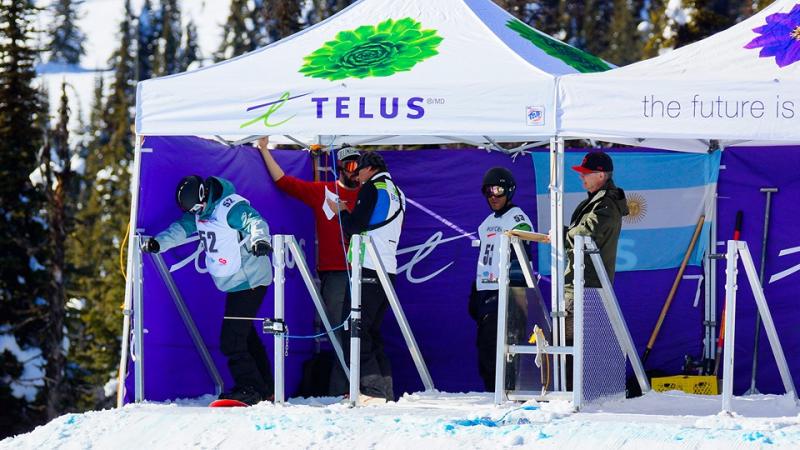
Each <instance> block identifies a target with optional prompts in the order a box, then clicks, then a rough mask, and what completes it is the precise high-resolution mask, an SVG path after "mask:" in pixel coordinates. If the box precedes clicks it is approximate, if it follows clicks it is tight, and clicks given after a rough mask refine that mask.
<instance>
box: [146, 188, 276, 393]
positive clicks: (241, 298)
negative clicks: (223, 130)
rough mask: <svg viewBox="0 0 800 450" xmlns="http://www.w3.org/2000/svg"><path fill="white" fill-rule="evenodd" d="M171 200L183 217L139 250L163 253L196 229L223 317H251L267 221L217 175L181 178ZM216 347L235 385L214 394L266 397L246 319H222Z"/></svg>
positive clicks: (259, 354) (265, 364) (259, 291)
mask: <svg viewBox="0 0 800 450" xmlns="http://www.w3.org/2000/svg"><path fill="white" fill-rule="evenodd" d="M176 199H177V201H178V206H179V207H180V208H181V210H182V211H183V216H181V218H180V219H178V220H177V221H176V222H174V223H172V224H171V225H170V226H169V227H168V228H167V229H166V230H164V231H162V232H161V233H159V234H158V235H156V236H155V237H154V238H150V239H148V240H147V241H145V242H144V244H143V245H142V249H143V250H144V251H146V252H151V253H158V252H159V251H166V250H169V249H171V248H173V247H176V246H178V245H180V244H182V243H183V242H184V241H185V240H186V238H187V237H188V236H189V235H191V234H193V233H195V232H197V234H198V235H199V236H200V241H201V242H202V245H203V249H204V250H205V254H206V257H205V261H206V267H208V272H209V273H210V274H211V278H212V279H213V280H214V284H215V285H216V286H217V289H219V290H220V291H223V292H226V293H227V296H226V298H225V316H229V317H256V315H257V313H258V308H259V307H260V306H261V302H262V301H263V299H264V294H266V292H267V286H269V284H270V283H272V264H271V263H270V260H269V254H270V253H271V252H272V246H271V245H270V235H269V227H268V226H267V222H266V221H264V219H263V218H262V217H261V215H260V214H259V213H258V211H256V210H255V209H253V207H252V206H250V202H249V201H247V200H246V199H245V198H244V197H242V196H240V195H237V194H236V191H235V189H234V186H233V184H232V183H231V182H230V181H228V180H225V179H223V178H219V177H209V178H207V179H205V180H203V179H202V178H201V177H199V176H197V175H192V176H188V177H185V178H183V179H182V180H181V181H180V182H179V183H178V187H177V191H176ZM220 350H221V351H222V353H223V354H224V355H225V356H226V357H227V358H228V368H229V370H230V372H231V376H232V377H233V381H234V384H235V385H234V388H233V390H232V391H230V392H226V393H223V394H221V395H220V398H221V399H223V398H225V399H233V400H238V401H241V402H243V403H247V404H250V405H252V404H255V403H258V402H260V401H262V400H265V399H268V398H270V397H272V395H273V378H272V370H271V368H270V364H269V360H268V359H267V353H266V351H265V350H264V345H263V344H262V342H261V339H260V338H259V336H258V334H257V332H256V330H255V327H254V326H253V324H252V322H251V321H248V320H234V319H224V320H223V321H222V332H221V335H220Z"/></svg>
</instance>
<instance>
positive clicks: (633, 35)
mask: <svg viewBox="0 0 800 450" xmlns="http://www.w3.org/2000/svg"><path fill="white" fill-rule="evenodd" d="M640 3H641V2H632V1H631V0H614V13H613V15H612V16H611V24H610V26H609V43H608V46H607V47H606V48H605V49H604V50H603V51H601V52H599V53H598V54H597V56H600V57H602V58H604V59H606V60H607V61H609V62H611V63H613V64H616V65H618V66H624V65H626V64H630V63H632V62H636V61H639V59H640V58H641V55H642V45H643V42H642V38H641V35H640V33H639V31H638V23H637V20H636V18H637V15H638V12H639V11H640V10H641V7H642V5H641V4H640Z"/></svg>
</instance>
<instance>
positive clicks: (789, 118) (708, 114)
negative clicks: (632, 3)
mask: <svg viewBox="0 0 800 450" xmlns="http://www.w3.org/2000/svg"><path fill="white" fill-rule="evenodd" d="M558 108H559V123H558V127H559V134H560V135H561V136H565V137H591V138H598V139H602V140H608V141H611V142H619V143H625V144H633V145H640V146H651V147H661V148H668V149H677V150H688V151H706V150H708V148H709V146H712V147H713V146H714V144H713V143H711V142H710V141H711V140H714V141H717V142H718V143H719V144H720V145H722V146H723V147H729V146H737V145H759V144H764V143H769V144H770V145H789V144H796V143H799V142H800V126H798V124H800V4H798V3H797V2H796V1H795V0H778V1H776V2H775V3H773V4H772V5H771V6H769V7H767V8H766V9H764V10H763V11H761V12H760V13H758V14H756V15H755V16H753V17H751V18H749V19H747V20H745V21H743V22H741V23H740V24H738V25H736V26H734V27H732V28H729V29H727V30H725V31H722V32H720V33H718V34H716V35H714V36H711V37H709V38H707V39H704V40H702V41H700V42H696V43H694V44H691V45H687V46H685V47H682V48H679V49H677V50H674V51H672V52H670V53H667V54H664V55H661V56H659V57H656V58H653V59H649V60H646V61H642V62H639V63H635V64H631V65H629V66H626V67H622V68H618V69H615V70H612V71H608V72H604V73H593V74H582V75H578V76H574V75H567V76H565V77H563V78H561V79H560V80H559V103H558Z"/></svg>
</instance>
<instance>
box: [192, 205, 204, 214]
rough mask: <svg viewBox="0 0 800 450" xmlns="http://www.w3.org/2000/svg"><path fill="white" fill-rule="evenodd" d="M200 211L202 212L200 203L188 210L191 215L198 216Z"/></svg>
mask: <svg viewBox="0 0 800 450" xmlns="http://www.w3.org/2000/svg"><path fill="white" fill-rule="evenodd" d="M202 210H203V204H202V203H195V205H194V206H192V207H191V209H189V212H190V213H192V214H198V213H199V212H200V211H202Z"/></svg>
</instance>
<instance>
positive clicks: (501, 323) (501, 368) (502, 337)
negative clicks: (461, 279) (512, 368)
mask: <svg viewBox="0 0 800 450" xmlns="http://www.w3.org/2000/svg"><path fill="white" fill-rule="evenodd" d="M509 242H510V240H509V237H508V235H506V234H505V233H503V234H501V235H500V256H499V258H500V260H499V261H498V270H499V271H500V274H499V276H498V280H497V282H498V283H497V284H498V286H497V287H498V291H497V353H496V357H495V372H494V403H495V404H496V405H499V404H501V403H503V402H504V401H506V399H507V397H506V353H507V351H508V345H507V342H506V319H507V318H508V289H509V286H508V279H509V277H508V269H509V262H510V252H509Z"/></svg>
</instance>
